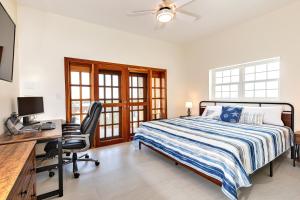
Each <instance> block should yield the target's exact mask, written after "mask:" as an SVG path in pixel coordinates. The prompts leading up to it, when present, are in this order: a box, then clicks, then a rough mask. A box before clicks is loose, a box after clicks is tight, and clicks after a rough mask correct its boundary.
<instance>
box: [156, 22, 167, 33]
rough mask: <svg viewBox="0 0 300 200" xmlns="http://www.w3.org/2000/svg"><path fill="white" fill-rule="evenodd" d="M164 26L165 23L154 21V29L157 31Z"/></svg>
mask: <svg viewBox="0 0 300 200" xmlns="http://www.w3.org/2000/svg"><path fill="white" fill-rule="evenodd" d="M165 27H166V23H161V22H156V24H155V27H154V30H156V31H159V30H162V29H164V28H165Z"/></svg>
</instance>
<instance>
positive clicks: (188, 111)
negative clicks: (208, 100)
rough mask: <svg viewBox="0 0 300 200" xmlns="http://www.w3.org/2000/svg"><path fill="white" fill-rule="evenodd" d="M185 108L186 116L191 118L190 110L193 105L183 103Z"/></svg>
mask: <svg viewBox="0 0 300 200" xmlns="http://www.w3.org/2000/svg"><path fill="white" fill-rule="evenodd" d="M185 107H186V108H187V115H188V116H191V108H192V107H193V103H192V102H189V101H188V102H185Z"/></svg>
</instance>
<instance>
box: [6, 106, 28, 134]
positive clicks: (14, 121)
mask: <svg viewBox="0 0 300 200" xmlns="http://www.w3.org/2000/svg"><path fill="white" fill-rule="evenodd" d="M5 126H6V128H7V129H8V131H9V133H10V135H17V134H21V133H22V132H23V131H22V128H23V127H24V126H23V124H22V123H21V121H20V119H19V118H18V115H17V113H15V112H13V113H12V114H11V115H10V117H9V118H8V119H7V120H6V121H5Z"/></svg>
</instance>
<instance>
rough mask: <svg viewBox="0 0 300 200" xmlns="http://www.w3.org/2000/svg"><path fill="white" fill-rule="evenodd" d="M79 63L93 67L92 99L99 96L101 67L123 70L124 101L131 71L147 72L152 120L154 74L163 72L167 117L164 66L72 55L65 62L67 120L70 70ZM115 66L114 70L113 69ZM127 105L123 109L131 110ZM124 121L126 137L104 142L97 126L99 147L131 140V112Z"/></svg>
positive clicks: (150, 117) (69, 106) (69, 100)
mask: <svg viewBox="0 0 300 200" xmlns="http://www.w3.org/2000/svg"><path fill="white" fill-rule="evenodd" d="M74 63H76V64H78V65H89V66H90V67H91V91H93V92H91V101H95V100H96V99H97V97H98V96H99V94H98V93H99V91H98V70H99V69H107V70H111V71H115V70H119V71H122V73H123V74H124V76H123V81H122V84H123V85H124V84H125V87H123V88H126V89H121V90H124V91H122V92H121V93H123V95H124V96H123V95H122V101H123V100H124V99H126V101H129V90H128V88H129V80H125V79H128V77H129V73H131V72H133V73H144V74H147V80H148V82H147V85H148V88H147V90H148V91H147V93H148V95H147V102H148V109H147V120H152V74H153V72H154V73H157V72H161V73H163V74H164V79H165V84H166V86H165V87H166V89H165V93H166V101H165V113H166V115H165V117H167V70H166V69H163V68H155V67H143V66H136V65H127V64H118V63H110V62H103V61H94V60H86V59H78V58H70V57H65V58H64V64H65V94H66V97H65V98H66V99H65V103H66V104H65V105H66V121H67V122H70V121H71V114H72V113H71V93H70V89H69V85H70V72H71V69H70V67H71V65H72V64H74ZM112 68H113V70H112ZM125 103H126V104H127V105H126V106H125V107H124V108H122V110H123V109H124V110H129V106H128V102H125ZM122 121H123V123H125V124H123V126H124V127H123V128H122V130H123V129H124V130H123V131H125V133H123V135H124V136H126V137H124V138H116V139H111V140H107V141H105V142H102V141H101V140H100V134H99V128H98V127H97V132H96V134H95V138H94V140H95V141H94V144H95V145H96V146H97V147H99V146H106V145H111V144H117V143H121V142H126V141H130V140H131V137H130V131H129V128H130V112H129V111H127V112H126V114H124V115H122Z"/></svg>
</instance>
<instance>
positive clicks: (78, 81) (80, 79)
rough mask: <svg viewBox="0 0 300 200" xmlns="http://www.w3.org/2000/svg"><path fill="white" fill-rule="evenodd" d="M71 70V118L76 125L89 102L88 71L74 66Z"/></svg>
mask: <svg viewBox="0 0 300 200" xmlns="http://www.w3.org/2000/svg"><path fill="white" fill-rule="evenodd" d="M71 70H72V71H71V73H70V88H71V90H70V95H71V116H72V118H73V120H74V121H75V122H76V123H80V122H81V121H82V119H83V118H84V117H85V115H86V114H87V112H88V109H89V106H90V102H91V83H90V70H89V68H88V67H85V66H75V67H73V68H72V69H71Z"/></svg>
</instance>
